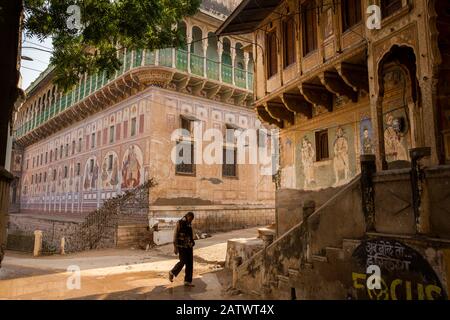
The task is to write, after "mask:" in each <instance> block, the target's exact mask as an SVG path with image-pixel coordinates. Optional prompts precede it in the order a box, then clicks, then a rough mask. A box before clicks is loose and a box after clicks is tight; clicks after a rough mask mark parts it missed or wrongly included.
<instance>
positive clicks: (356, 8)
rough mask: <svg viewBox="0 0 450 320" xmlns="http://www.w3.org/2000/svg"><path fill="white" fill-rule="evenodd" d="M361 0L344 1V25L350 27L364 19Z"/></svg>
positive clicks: (346, 27)
mask: <svg viewBox="0 0 450 320" xmlns="http://www.w3.org/2000/svg"><path fill="white" fill-rule="evenodd" d="M361 12H362V11H361V0H347V1H342V27H343V29H344V31H346V30H348V29H350V28H351V27H353V26H354V25H356V24H357V23H359V22H360V21H361V20H362V14H361Z"/></svg>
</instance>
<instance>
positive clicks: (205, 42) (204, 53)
mask: <svg viewBox="0 0 450 320" xmlns="http://www.w3.org/2000/svg"><path fill="white" fill-rule="evenodd" d="M202 45H203V46H202V49H203V76H204V77H205V78H207V77H208V75H207V72H206V68H207V62H206V53H207V51H208V38H204V39H203V40H202Z"/></svg>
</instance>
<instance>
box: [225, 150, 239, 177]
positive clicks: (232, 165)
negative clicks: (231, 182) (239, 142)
mask: <svg viewBox="0 0 450 320" xmlns="http://www.w3.org/2000/svg"><path fill="white" fill-rule="evenodd" d="M222 176H224V177H237V148H230V147H225V148H223V164H222Z"/></svg>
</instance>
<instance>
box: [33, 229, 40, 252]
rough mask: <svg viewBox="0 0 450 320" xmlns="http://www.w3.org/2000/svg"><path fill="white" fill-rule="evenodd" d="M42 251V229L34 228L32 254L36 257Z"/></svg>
mask: <svg viewBox="0 0 450 320" xmlns="http://www.w3.org/2000/svg"><path fill="white" fill-rule="evenodd" d="M41 251H42V231H41V230H36V231H34V250H33V256H35V257H38V256H40V255H41Z"/></svg>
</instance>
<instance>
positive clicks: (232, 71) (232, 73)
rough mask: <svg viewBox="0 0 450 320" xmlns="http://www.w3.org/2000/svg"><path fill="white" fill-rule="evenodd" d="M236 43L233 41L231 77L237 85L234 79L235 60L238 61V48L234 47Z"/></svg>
mask: <svg viewBox="0 0 450 320" xmlns="http://www.w3.org/2000/svg"><path fill="white" fill-rule="evenodd" d="M234 46H235V43H233V42H231V48H230V51H231V78H232V83H233V85H235V81H234V62H235V61H236V48H235V47H234Z"/></svg>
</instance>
